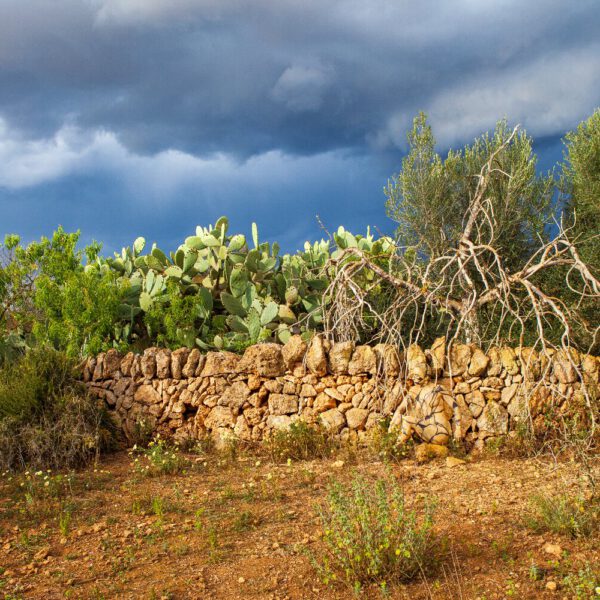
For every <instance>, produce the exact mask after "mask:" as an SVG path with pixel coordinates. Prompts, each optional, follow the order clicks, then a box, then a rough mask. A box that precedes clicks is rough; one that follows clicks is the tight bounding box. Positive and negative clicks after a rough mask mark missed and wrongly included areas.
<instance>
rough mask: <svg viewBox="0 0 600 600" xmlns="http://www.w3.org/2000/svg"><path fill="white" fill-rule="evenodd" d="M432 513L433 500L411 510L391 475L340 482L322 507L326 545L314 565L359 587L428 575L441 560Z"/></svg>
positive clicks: (330, 578) (327, 576)
mask: <svg viewBox="0 0 600 600" xmlns="http://www.w3.org/2000/svg"><path fill="white" fill-rule="evenodd" d="M433 513H434V506H433V504H432V503H426V504H425V506H424V507H423V510H422V511H420V512H417V511H416V510H409V509H408V508H407V507H406V505H405V499H404V494H403V491H402V489H401V487H400V486H399V485H398V484H397V483H396V482H395V481H393V480H387V481H386V480H383V479H380V480H378V481H377V482H376V483H375V484H373V483H372V482H370V481H367V480H365V479H364V478H362V477H359V476H356V477H355V478H354V479H353V481H352V482H351V483H350V484H349V485H342V484H340V483H337V482H336V483H334V484H333V485H332V486H331V487H330V489H329V492H328V495H327V499H326V502H325V504H324V505H323V506H322V507H321V508H320V510H319V516H320V518H321V523H322V526H323V548H322V552H321V553H320V554H319V555H312V557H311V559H312V562H313V565H314V566H315V568H316V570H317V572H318V573H319V575H320V577H321V579H322V580H323V582H324V583H325V584H334V583H336V582H338V581H339V582H342V583H344V584H346V585H347V586H348V587H349V588H351V589H352V590H354V591H355V592H359V591H360V590H361V589H362V587H363V586H364V585H367V584H376V585H377V586H379V587H380V588H381V590H382V591H385V590H387V589H388V588H389V586H391V585H394V584H396V583H400V582H407V581H411V580H413V579H415V578H417V577H419V576H421V575H425V574H427V573H428V572H430V571H432V570H433V568H434V567H435V566H436V562H437V560H438V552H437V550H439V541H438V539H437V537H436V535H435V534H434V531H433Z"/></svg>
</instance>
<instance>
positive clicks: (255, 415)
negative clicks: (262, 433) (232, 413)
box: [244, 407, 263, 426]
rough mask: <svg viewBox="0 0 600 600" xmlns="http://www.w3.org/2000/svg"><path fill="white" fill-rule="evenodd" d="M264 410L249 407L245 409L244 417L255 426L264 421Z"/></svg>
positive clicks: (249, 423)
mask: <svg viewBox="0 0 600 600" xmlns="http://www.w3.org/2000/svg"><path fill="white" fill-rule="evenodd" d="M262 415H263V413H262V411H261V410H260V409H259V408H254V407H252V408H247V409H246V410H245V411H244V417H245V418H246V422H247V423H248V425H251V426H254V425H258V424H259V423H260V422H261V421H262Z"/></svg>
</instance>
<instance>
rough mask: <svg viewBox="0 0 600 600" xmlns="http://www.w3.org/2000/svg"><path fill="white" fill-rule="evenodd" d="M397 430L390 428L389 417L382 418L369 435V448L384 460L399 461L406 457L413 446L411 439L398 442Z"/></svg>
mask: <svg viewBox="0 0 600 600" xmlns="http://www.w3.org/2000/svg"><path fill="white" fill-rule="evenodd" d="M398 433H399V432H398V430H396V429H391V430H390V419H389V417H388V418H386V419H382V420H381V421H379V422H378V423H377V425H376V426H375V427H373V429H372V430H371V432H370V435H369V449H370V450H371V452H373V453H374V454H376V455H377V456H378V457H379V458H381V459H382V460H384V461H391V462H400V461H401V460H403V459H405V458H407V457H408V456H409V454H410V451H411V449H412V446H413V442H412V440H409V441H408V442H406V443H404V444H398Z"/></svg>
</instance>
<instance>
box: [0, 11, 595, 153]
mask: <svg viewBox="0 0 600 600" xmlns="http://www.w3.org/2000/svg"><path fill="white" fill-rule="evenodd" d="M599 27H600V11H598V10H597V1H596V0H580V1H578V2H577V3H570V4H568V5H567V4H565V3H564V2H559V1H558V0H546V1H542V0H532V1H528V2H522V1H521V2H517V1H516V0H503V1H500V2H498V1H494V2H492V1H490V0H460V1H457V2H452V3H451V2H435V1H433V0H426V1H424V2H419V3H416V2H395V1H392V0H371V1H370V2H367V3H366V2H358V1H357V0H333V1H332V2H322V1H321V0H302V1H301V0H278V1H277V2H273V1H272V0H255V1H254V2H244V1H242V0H88V1H86V2H81V1H76V0H56V1H55V2H52V3H50V2H48V1H47V0H27V1H24V0H4V1H3V2H2V3H0V117H2V118H3V119H4V120H5V122H6V123H7V124H8V126H9V127H11V128H13V129H15V130H19V131H21V132H22V134H23V136H25V137H30V138H31V139H37V138H40V137H44V138H48V137H52V135H54V134H55V133H56V132H57V131H59V130H60V129H61V128H62V127H64V125H65V123H68V124H70V125H73V126H77V127H79V128H82V129H88V130H90V131H92V132H93V131H96V130H99V129H105V130H108V131H111V132H114V134H115V135H116V136H117V137H118V139H119V141H120V142H121V143H122V144H124V145H125V146H126V147H127V148H128V149H130V150H132V151H134V152H136V153H140V154H153V153H156V152H160V151H164V150H167V149H169V148H174V149H178V150H181V151H184V152H188V153H192V154H195V155H210V154H212V153H215V152H225V153H230V154H233V155H236V156H238V157H241V158H243V157H248V156H252V155H256V154H261V153H264V152H268V151H270V150H274V149H278V150H281V151H283V152H286V153H292V154H313V153H319V152H326V151H330V150H335V149H340V148H354V149H358V150H362V151H364V152H370V151H371V150H372V146H374V147H375V148H379V149H381V150H393V149H395V148H398V147H402V140H403V135H404V131H405V129H406V127H407V125H408V124H409V123H410V119H411V117H412V116H413V115H414V114H415V113H416V112H417V111H418V110H419V109H426V110H430V111H431V112H432V116H433V114H434V113H435V115H436V117H435V118H436V119H437V122H438V123H439V124H440V126H441V127H443V128H444V132H443V134H442V138H444V139H448V140H450V139H452V140H455V139H456V138H461V137H463V138H465V137H467V138H468V137H469V136H471V135H472V132H473V131H474V130H475V128H476V127H477V126H479V124H480V123H481V124H483V123H487V122H488V121H489V120H490V118H491V117H493V118H494V119H495V118H496V117H501V116H503V114H493V113H495V112H498V111H500V110H503V109H506V110H510V111H514V112H515V113H517V114H508V115H507V116H508V117H509V118H511V119H513V120H522V119H523V117H524V116H526V113H527V114H531V113H532V111H533V112H535V111H536V109H537V107H535V102H537V101H538V100H539V99H544V98H545V96H546V94H548V93H554V91H555V90H556V87H553V85H550V84H549V82H552V81H554V80H557V79H559V78H561V77H564V76H565V70H564V65H568V64H571V63H574V64H577V63H579V62H581V63H582V64H585V65H587V66H586V68H585V69H580V70H577V69H575V70H574V71H573V72H571V73H567V75H568V79H569V85H568V86H563V87H562V88H560V103H561V107H560V110H547V111H546V114H547V119H546V121H544V122H542V120H541V119H532V120H531V123H530V126H531V133H533V134H536V132H537V133H540V134H543V135H551V134H560V133H562V132H564V129H565V128H568V127H571V126H573V125H575V123H576V122H577V120H578V119H580V118H581V115H582V113H585V112H586V111H587V112H588V113H589V112H591V111H592V110H593V108H594V105H595V104H598V103H599V99H600V84H599V83H597V82H598V78H596V79H595V80H593V79H590V75H593V74H594V73H595V72H597V68H598V64H599V63H600V58H599V56H598V49H597V46H594V42H595V39H596V35H597V31H598V29H599ZM549 56H550V57H552V59H551V60H548V59H547V58H546V57H549ZM498 82H503V83H502V85H501V86H499V84H498ZM524 88H525V89H526V91H527V94H528V95H529V96H530V97H531V98H532V102H531V103H530V104H528V103H527V102H526V101H525V100H524V97H523V89H524ZM579 88H581V89H583V90H584V91H583V92H581V91H580V89H579ZM498 96H500V97H502V99H503V101H502V102H500V101H498ZM471 109H473V112H474V121H473V123H467V122H465V116H464V115H465V114H467V113H469V111H470V110H471ZM556 114H558V116H559V118H557V119H556V120H555V121H554V120H553V119H554V116H555V115H556ZM463 126H464V129H463ZM536 130H537V131H536ZM475 133H478V132H477V131H476V132H475Z"/></svg>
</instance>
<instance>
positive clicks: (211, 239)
mask: <svg viewBox="0 0 600 600" xmlns="http://www.w3.org/2000/svg"><path fill="white" fill-rule="evenodd" d="M202 243H203V244H204V245H205V246H206V247H207V248H217V247H218V246H220V245H221V241H220V240H218V239H217V238H216V237H215V236H214V235H211V234H210V233H209V234H208V235H203V236H202Z"/></svg>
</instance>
